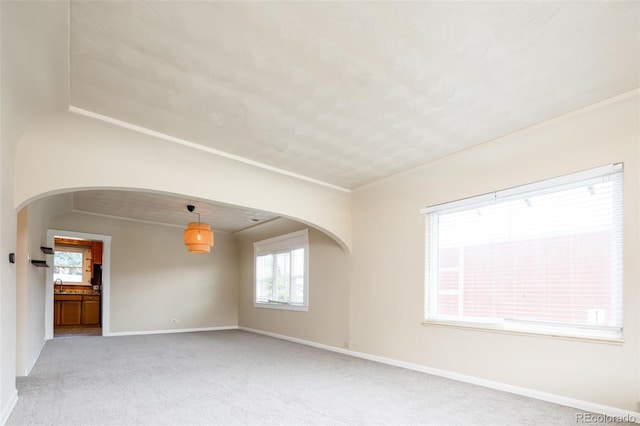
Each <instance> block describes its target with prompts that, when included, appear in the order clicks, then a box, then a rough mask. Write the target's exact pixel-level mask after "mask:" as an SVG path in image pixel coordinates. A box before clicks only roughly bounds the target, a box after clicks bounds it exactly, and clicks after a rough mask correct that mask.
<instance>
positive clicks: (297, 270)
mask: <svg viewBox="0 0 640 426" xmlns="http://www.w3.org/2000/svg"><path fill="white" fill-rule="evenodd" d="M308 239H309V237H308V231H307V230H303V231H298V232H293V233H291V234H286V235H282V236H279V237H274V238H270V239H268V240H263V241H258V242H255V243H253V251H254V258H255V299H254V306H257V307H266V308H276V309H291V310H302V311H306V310H307V309H308V278H307V277H308V273H307V270H308V267H307V265H308V250H309V242H308Z"/></svg>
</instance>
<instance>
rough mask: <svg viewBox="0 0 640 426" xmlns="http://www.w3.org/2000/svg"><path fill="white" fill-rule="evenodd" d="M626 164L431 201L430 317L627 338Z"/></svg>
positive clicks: (428, 246) (427, 275) (506, 327)
mask: <svg viewBox="0 0 640 426" xmlns="http://www.w3.org/2000/svg"><path fill="white" fill-rule="evenodd" d="M622 175H623V172H622V165H621V164H616V165H611V166H605V167H601V168H597V169H593V170H588V171H585V172H581V173H576V174H572V175H568V176H563V177H560V178H556V179H550V180H547V181H542V182H537V183H534V184H531V185H525V186H521V187H517V188H511V189H508V190H504V191H498V192H495V193H491V194H486V195H483V196H479V197H473V198H469V199H465V200H460V201H455V202H452V203H447V204H442V205H437V206H433V207H428V208H425V209H422V210H421V213H423V214H425V215H426V230H427V238H426V273H425V281H426V292H425V294H426V303H425V323H427V324H428V323H441V324H442V323H445V324H447V323H448V324H453V325H461V326H470V327H482V328H487V329H494V330H496V329H497V330H505V331H518V332H531V333H538V334H547V335H559V336H570V337H578V338H595V339H605V340H620V339H621V338H622V300H623V299H622V289H623V286H622V267H623V265H622V226H623V224H622V219H623V215H622V213H623V212H622V189H623V178H622Z"/></svg>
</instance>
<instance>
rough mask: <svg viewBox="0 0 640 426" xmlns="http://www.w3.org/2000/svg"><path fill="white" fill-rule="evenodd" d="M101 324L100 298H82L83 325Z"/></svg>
mask: <svg viewBox="0 0 640 426" xmlns="http://www.w3.org/2000/svg"><path fill="white" fill-rule="evenodd" d="M98 324H100V296H83V297H82V325H98Z"/></svg>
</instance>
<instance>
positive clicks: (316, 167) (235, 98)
mask: <svg viewBox="0 0 640 426" xmlns="http://www.w3.org/2000/svg"><path fill="white" fill-rule="evenodd" d="M639 7H640V2H548V3H547V2H217V1H211V2H206V1H198V2H190V1H153V2H136V1H72V2H71V34H70V41H71V49H70V55H71V57H70V65H71V66H70V69H71V104H72V105H73V106H74V107H77V108H81V109H85V110H88V111H91V112H94V113H97V114H102V115H105V116H108V117H112V118H115V119H118V120H122V121H125V122H128V123H132V124H135V125H138V126H142V127H145V128H148V129H151V130H154V131H158V132H162V133H165V134H167V135H170V136H173V137H177V138H181V139H185V140H188V141H191V142H194V143H197V144H201V145H204V146H207V147H211V148H215V149H218V150H221V151H225V152H228V153H230V154H233V155H237V156H241V157H245V158H247V159H251V160H254V161H258V162H262V163H265V164H267V165H270V166H272V167H277V168H280V169H284V170H287V171H290V172H295V173H298V174H302V175H305V176H308V177H311V178H314V179H318V180H320V181H324V182H328V183H331V184H334V185H338V186H341V187H345V188H355V187H358V186H360V185H363V184H366V183H369V182H372V181H375V180H377V179H380V178H383V177H386V176H389V175H392V174H395V173H398V172H401V171H403V170H406V169H408V168H411V167H414V166H418V165H420V164H424V163H426V162H428V161H431V160H433V159H436V158H439V157H442V156H445V155H447V154H450V153H452V152H455V151H459V150H462V149H465V148H467V147H469V146H472V145H475V144H478V143H482V142H485V141H487V140H491V139H493V138H496V137H499V136H501V135H504V134H507V133H510V132H513V131H516V130H518V129H522V128H524V127H527V126H530V125H532V124H535V123H538V122H541V121H544V120H546V119H549V118H552V117H555V116H558V115H560V114H563V113H566V112H569V111H572V110H575V109H578V108H580V107H583V106H586V105H589V104H591V103H594V102H597V101H599V100H602V99H605V98H608V97H611V96H615V95H618V94H621V93H624V92H627V91H630V90H633V89H635V88H637V87H638V86H639V75H640V70H639V65H638V62H639V60H638V59H639V53H638V52H639V37H638V34H639V29H640V24H639V17H640V12H639Z"/></svg>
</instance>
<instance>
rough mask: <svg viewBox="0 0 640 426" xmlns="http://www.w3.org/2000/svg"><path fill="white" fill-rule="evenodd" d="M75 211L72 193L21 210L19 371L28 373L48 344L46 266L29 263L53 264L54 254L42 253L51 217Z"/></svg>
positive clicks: (19, 241) (18, 311)
mask: <svg viewBox="0 0 640 426" xmlns="http://www.w3.org/2000/svg"><path fill="white" fill-rule="evenodd" d="M70 210H71V198H70V196H69V195H57V196H53V197H47V198H45V199H41V200H38V201H36V202H35V203H32V204H31V205H29V206H28V207H25V208H23V209H22V210H20V212H19V213H18V245H17V249H18V251H17V263H16V271H17V282H16V288H17V300H16V308H17V309H16V311H17V312H16V313H17V316H16V321H17V327H16V374H17V375H18V376H25V375H27V374H28V373H29V371H30V370H31V368H32V367H33V364H34V363H35V362H36V360H37V358H38V356H39V355H40V350H41V349H42V346H43V345H44V343H45V327H44V325H45V311H46V306H45V299H46V296H45V292H46V290H47V286H46V271H47V269H46V268H38V267H35V266H33V265H31V264H30V263H29V259H28V257H29V255H30V256H31V258H32V259H37V260H46V261H47V262H48V264H49V266H52V265H53V263H52V262H53V256H51V255H46V254H44V253H42V251H41V249H40V247H42V246H47V227H48V225H49V221H50V220H51V218H53V217H55V216H58V215H60V214H62V213H65V212H67V211H70Z"/></svg>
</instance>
